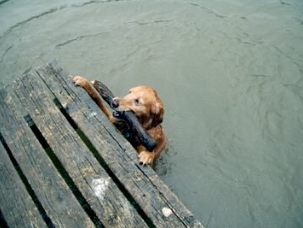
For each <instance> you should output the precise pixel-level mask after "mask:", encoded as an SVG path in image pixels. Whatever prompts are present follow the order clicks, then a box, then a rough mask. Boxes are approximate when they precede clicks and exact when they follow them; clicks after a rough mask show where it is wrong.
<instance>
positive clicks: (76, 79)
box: [73, 76, 89, 88]
mask: <svg viewBox="0 0 303 228" xmlns="http://www.w3.org/2000/svg"><path fill="white" fill-rule="evenodd" d="M73 81H74V83H75V85H76V86H81V87H82V88H85V87H86V86H87V85H88V84H89V82H88V81H87V79H85V78H83V77H82V76H75V77H73Z"/></svg>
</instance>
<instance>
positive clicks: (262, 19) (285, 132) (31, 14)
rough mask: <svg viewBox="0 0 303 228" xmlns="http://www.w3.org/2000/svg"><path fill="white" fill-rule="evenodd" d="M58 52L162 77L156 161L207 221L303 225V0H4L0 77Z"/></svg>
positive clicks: (134, 80) (97, 66)
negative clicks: (164, 147) (160, 147)
mask: <svg viewBox="0 0 303 228" xmlns="http://www.w3.org/2000/svg"><path fill="white" fill-rule="evenodd" d="M1 3H2V4H1ZM53 59H58V60H59V61H60V62H61V63H62V65H63V66H65V67H66V68H67V69H68V70H69V72H70V73H72V74H82V75H85V76H87V77H88V78H90V79H98V80H101V81H103V82H104V83H105V84H107V85H108V86H109V87H110V88H111V89H112V90H113V91H114V93H115V94H117V95H123V94H125V93H127V91H128V89H129V88H130V87H132V86H135V85H140V84H147V85H150V86H153V87H155V88H156V89H157V91H158V93H159V94H160V96H161V97H162V99H163V101H164V103H165V107H166V114H165V122H164V126H165V129H166V131H167V134H168V138H169V145H168V151H167V153H166V154H164V155H163V156H162V158H161V159H160V160H159V161H158V163H157V166H156V171H157V172H158V173H159V175H161V177H162V178H163V179H164V181H165V182H166V183H167V184H168V185H169V186H170V187H171V189H172V190H173V191H174V192H175V193H176V194H177V195H178V197H179V198H180V199H181V200H182V201H183V202H184V204H185V205H186V206H187V207H188V208H189V209H190V210H192V211H193V213H194V214H195V215H196V217H197V218H198V219H199V220H201V221H202V223H203V224H204V225H205V226H206V227H210V228H212V227H239V228H241V227H258V228H260V227H264V228H267V227H287V228H295V227H298V228H299V227H303V180H302V176H303V166H302V164H303V154H302V153H303V88H302V87H303V1H302V0H262V1H261V0H221V1H218V0H204V1H202V0H200V1H198V0H184V1H181V0H175V1H173V0H161V1H160V0H159V1H154V0H150V1H144V0H129V1H126V0H125V1H98V0H94V1H85V0H76V1H71V0H70V1H58V0H57V1H38V0H31V1H29V0H22V1H17V0H9V1H2V2H1V1H0V86H3V85H4V84H7V83H9V82H11V81H12V80H13V79H15V78H16V77H18V76H20V75H21V74H22V73H23V72H24V71H26V70H27V69H29V68H30V67H33V68H34V67H37V66H39V65H41V64H43V63H45V62H49V61H51V60H53Z"/></svg>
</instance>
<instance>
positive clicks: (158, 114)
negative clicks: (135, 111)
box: [151, 101, 164, 127]
mask: <svg viewBox="0 0 303 228" xmlns="http://www.w3.org/2000/svg"><path fill="white" fill-rule="evenodd" d="M163 116H164V108H163V105H162V103H161V102H159V101H158V102H156V103H155V104H153V105H152V107H151V118H152V123H151V126H152V127H156V126H158V125H159V124H161V123H162V122H163Z"/></svg>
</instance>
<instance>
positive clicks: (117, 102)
mask: <svg viewBox="0 0 303 228" xmlns="http://www.w3.org/2000/svg"><path fill="white" fill-rule="evenodd" d="M119 101H120V98H119V97H114V98H113V102H112V106H113V108H118V107H119Z"/></svg>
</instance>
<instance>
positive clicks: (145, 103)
mask: <svg viewBox="0 0 303 228" xmlns="http://www.w3.org/2000/svg"><path fill="white" fill-rule="evenodd" d="M73 81H74V83H75V85H77V86H81V87H82V88H84V89H85V90H86V92H87V93H88V94H89V95H90V96H91V97H92V98H93V99H94V100H95V101H96V103H97V104H98V106H99V107H100V108H101V110H102V111H103V112H104V113H105V114H106V116H107V117H108V118H109V119H110V120H111V122H113V123H114V124H116V123H118V122H119V120H118V119H116V118H114V117H113V115H112V112H111V111H110V110H109V109H108V108H107V107H106V106H105V105H104V104H103V101H102V98H101V96H100V95H99V93H98V92H97V91H96V89H95V88H94V87H93V85H92V84H91V83H90V82H89V81H88V80H87V79H85V78H84V77H81V76H75V77H74V78H73ZM114 99H115V100H116V101H117V104H118V108H117V109H118V110H119V111H133V112H134V114H135V115H136V116H137V118H138V120H139V121H140V123H141V124H142V126H143V127H144V128H145V130H147V132H148V133H149V135H150V136H151V137H152V138H154V139H155V140H156V142H157V146H156V148H155V149H154V150H153V151H151V152H149V151H147V149H146V148H145V147H144V146H143V145H142V144H140V143H136V144H134V143H132V144H133V145H134V146H135V148H136V150H137V151H138V153H139V155H138V157H139V161H140V163H141V164H143V165H146V164H152V163H153V162H154V161H155V159H156V158H158V157H159V156H160V154H161V153H162V151H164V149H165V146H166V136H165V133H164V131H163V129H162V126H161V123H162V121H163V115H164V107H163V103H162V101H161V99H160V98H159V97H158V95H157V92H156V91H155V90H154V89H152V88H150V87H148V86H138V87H135V88H132V89H130V91H129V93H128V94H127V95H126V96H124V97H123V98H114Z"/></svg>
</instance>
